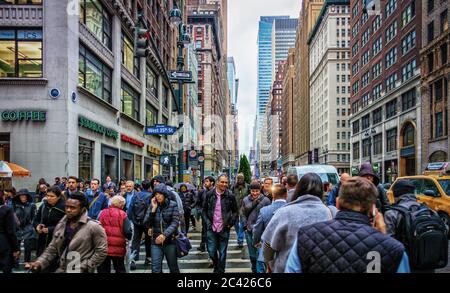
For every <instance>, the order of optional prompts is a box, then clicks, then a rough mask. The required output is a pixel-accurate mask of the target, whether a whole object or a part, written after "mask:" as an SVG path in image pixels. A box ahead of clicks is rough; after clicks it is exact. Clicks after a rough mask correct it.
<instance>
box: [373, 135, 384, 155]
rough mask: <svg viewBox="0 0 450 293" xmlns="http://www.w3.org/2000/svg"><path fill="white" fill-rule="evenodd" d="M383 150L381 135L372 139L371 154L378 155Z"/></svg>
mask: <svg viewBox="0 0 450 293" xmlns="http://www.w3.org/2000/svg"><path fill="white" fill-rule="evenodd" d="M382 148H383V138H382V135H381V133H380V134H377V135H375V136H374V137H373V154H374V155H379V154H381V153H382Z"/></svg>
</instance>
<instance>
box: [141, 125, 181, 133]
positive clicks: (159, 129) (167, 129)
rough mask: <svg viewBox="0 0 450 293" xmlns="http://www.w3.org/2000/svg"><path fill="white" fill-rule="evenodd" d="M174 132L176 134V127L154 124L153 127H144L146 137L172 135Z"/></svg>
mask: <svg viewBox="0 0 450 293" xmlns="http://www.w3.org/2000/svg"><path fill="white" fill-rule="evenodd" d="M175 132H177V128H176V127H174V126H168V125H163V124H156V125H155V126H147V127H145V134H146V135H158V134H159V135H173V134H174V133H175Z"/></svg>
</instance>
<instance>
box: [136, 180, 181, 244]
mask: <svg viewBox="0 0 450 293" xmlns="http://www.w3.org/2000/svg"><path fill="white" fill-rule="evenodd" d="M153 193H161V194H164V196H165V200H164V202H163V204H161V205H160V204H158V208H157V209H156V212H154V213H153V212H152V207H151V206H150V207H149V208H148V210H147V214H146V216H145V220H144V225H145V226H146V227H147V228H149V229H152V235H153V237H152V238H153V240H154V239H156V238H157V237H158V236H159V235H161V234H163V235H164V236H165V237H166V241H164V244H167V243H169V242H170V241H171V239H172V237H173V236H174V235H176V233H177V229H178V225H179V223H180V215H179V213H178V206H177V204H176V202H174V201H171V200H170V199H169V198H168V196H169V194H170V192H169V191H168V190H167V188H166V186H165V185H164V184H159V185H158V186H156V187H155V190H154V192H153Z"/></svg>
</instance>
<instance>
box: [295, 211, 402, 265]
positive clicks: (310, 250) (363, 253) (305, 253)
mask: <svg viewBox="0 0 450 293" xmlns="http://www.w3.org/2000/svg"><path fill="white" fill-rule="evenodd" d="M294 249H295V248H294ZM296 249H297V253H298V256H299V257H300V260H301V269H302V272H303V273H365V272H367V269H368V268H369V265H370V263H371V261H372V257H371V254H373V253H378V254H379V256H380V261H381V266H380V270H381V273H395V272H397V269H398V267H399V264H400V262H401V260H402V257H403V254H404V252H405V248H404V246H403V244H401V243H400V242H399V241H397V240H395V239H394V238H392V237H389V236H388V235H385V234H383V233H380V232H378V231H377V230H375V229H374V228H372V227H371V223H370V221H369V218H368V217H367V216H366V215H363V214H360V213H357V212H353V211H340V212H338V213H337V215H336V218H335V219H334V220H331V221H327V222H321V223H315V224H312V225H309V226H305V227H302V228H300V229H299V232H298V235H297V247H296Z"/></svg>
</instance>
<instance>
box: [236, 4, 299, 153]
mask: <svg viewBox="0 0 450 293" xmlns="http://www.w3.org/2000/svg"><path fill="white" fill-rule="evenodd" d="M300 4H301V0H228V56H233V57H234V61H235V63H236V71H237V77H238V78H239V95H238V111H239V118H238V119H239V132H240V133H239V150H240V153H241V154H243V153H245V154H247V155H248V153H249V150H250V147H251V146H252V141H253V140H252V138H253V125H254V121H255V117H256V116H255V115H256V89H257V72H258V68H257V58H258V45H257V39H258V22H259V18H260V16H270V15H289V16H291V17H293V18H297V17H298V15H299V12H300Z"/></svg>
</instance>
